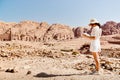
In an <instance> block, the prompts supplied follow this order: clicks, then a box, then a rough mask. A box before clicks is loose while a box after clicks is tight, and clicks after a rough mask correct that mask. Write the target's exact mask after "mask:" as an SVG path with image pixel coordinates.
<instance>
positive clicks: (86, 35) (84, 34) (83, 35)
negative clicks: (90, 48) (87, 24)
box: [82, 33, 90, 38]
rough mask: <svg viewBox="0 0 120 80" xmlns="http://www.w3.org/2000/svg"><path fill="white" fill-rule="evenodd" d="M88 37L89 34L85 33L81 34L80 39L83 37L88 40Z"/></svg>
mask: <svg viewBox="0 0 120 80" xmlns="http://www.w3.org/2000/svg"><path fill="white" fill-rule="evenodd" d="M89 36H90V35H89V34H87V33H83V34H82V37H84V38H88V37H89Z"/></svg>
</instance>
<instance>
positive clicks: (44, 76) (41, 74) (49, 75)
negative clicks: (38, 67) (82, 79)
mask: <svg viewBox="0 0 120 80" xmlns="http://www.w3.org/2000/svg"><path fill="white" fill-rule="evenodd" d="M74 75H87V73H86V72H85V73H81V74H59V75H56V74H47V73H45V72H41V73H38V74H36V75H35V76H34V77H38V78H49V77H58V76H74Z"/></svg>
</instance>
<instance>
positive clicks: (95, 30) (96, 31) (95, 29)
mask: <svg viewBox="0 0 120 80" xmlns="http://www.w3.org/2000/svg"><path fill="white" fill-rule="evenodd" d="M89 26H90V27H91V28H92V31H91V35H88V34H86V33H84V34H83V37H85V38H88V39H90V40H91V44H90V52H91V53H92V55H93V57H94V60H95V63H96V71H97V72H98V73H101V69H100V61H99V52H101V46H100V37H101V33H102V30H101V29H100V28H99V27H100V23H99V22H98V21H97V20H96V19H91V20H90V24H89Z"/></svg>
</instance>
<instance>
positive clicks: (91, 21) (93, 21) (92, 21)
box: [90, 18, 99, 24]
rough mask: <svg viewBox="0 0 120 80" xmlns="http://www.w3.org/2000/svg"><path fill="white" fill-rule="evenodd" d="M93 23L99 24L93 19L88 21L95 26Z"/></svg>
mask: <svg viewBox="0 0 120 80" xmlns="http://www.w3.org/2000/svg"><path fill="white" fill-rule="evenodd" d="M95 23H99V22H98V21H97V19H95V18H94V19H91V20H90V24H95Z"/></svg>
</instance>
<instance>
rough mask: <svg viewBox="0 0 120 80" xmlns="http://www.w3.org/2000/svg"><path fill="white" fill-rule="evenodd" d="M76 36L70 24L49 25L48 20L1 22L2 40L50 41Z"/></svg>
mask: <svg viewBox="0 0 120 80" xmlns="http://www.w3.org/2000/svg"><path fill="white" fill-rule="evenodd" d="M72 38H74V33H73V31H72V29H71V28H70V27H69V26H66V25H61V24H52V25H49V24H48V23H46V22H41V23H39V22H34V21H21V22H20V23H14V24H13V23H9V24H8V23H5V22H0V40H2V41H5V40H9V41H10V40H21V41H48V40H66V39H72Z"/></svg>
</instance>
